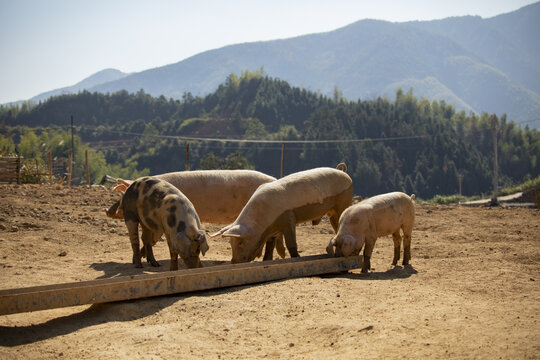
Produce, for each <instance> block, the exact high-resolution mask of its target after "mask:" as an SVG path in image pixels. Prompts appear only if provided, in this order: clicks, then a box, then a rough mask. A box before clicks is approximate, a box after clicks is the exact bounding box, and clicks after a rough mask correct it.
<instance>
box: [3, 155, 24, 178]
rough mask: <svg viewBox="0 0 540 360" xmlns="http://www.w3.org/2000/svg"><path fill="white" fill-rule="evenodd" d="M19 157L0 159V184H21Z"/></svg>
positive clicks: (20, 159)
mask: <svg viewBox="0 0 540 360" xmlns="http://www.w3.org/2000/svg"><path fill="white" fill-rule="evenodd" d="M21 161H22V158H21V157H0V183H17V184H20V183H21Z"/></svg>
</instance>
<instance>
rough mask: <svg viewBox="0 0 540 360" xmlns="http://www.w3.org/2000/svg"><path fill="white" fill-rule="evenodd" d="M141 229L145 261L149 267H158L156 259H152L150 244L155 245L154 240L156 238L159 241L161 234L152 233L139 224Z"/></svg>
mask: <svg viewBox="0 0 540 360" xmlns="http://www.w3.org/2000/svg"><path fill="white" fill-rule="evenodd" d="M141 227H142V241H143V245H144V249H145V250H146V260H147V261H148V263H149V264H150V265H152V266H155V267H157V266H159V263H158V262H157V261H156V258H155V257H154V251H153V250H152V244H154V243H155V242H154V238H155V237H157V238H158V240H159V238H160V237H161V234H160V233H155V232H153V231H152V230H150V229H148V228H147V227H146V226H144V225H143V224H141ZM137 245H138V244H137Z"/></svg>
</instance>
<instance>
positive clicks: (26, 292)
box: [0, 255, 362, 315]
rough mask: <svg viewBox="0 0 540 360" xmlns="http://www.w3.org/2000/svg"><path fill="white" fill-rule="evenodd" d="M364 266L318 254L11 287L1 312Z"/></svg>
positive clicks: (357, 260)
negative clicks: (156, 272)
mask: <svg viewBox="0 0 540 360" xmlns="http://www.w3.org/2000/svg"><path fill="white" fill-rule="evenodd" d="M361 266H362V259H361V257H360V256H351V257H347V258H343V257H339V258H336V257H329V256H328V255H314V256H305V257H300V258H292V259H291V258H288V259H282V260H274V261H258V262H252V263H245V264H228V265H216V266H208V267H204V268H198V269H186V270H178V271H169V272H163V273H158V274H143V275H134V276H122V277H117V278H111V279H99V280H91V281H81V282H73V283H64V284H54V285H44V286H34V287H27V288H18V289H7V290H0V315H7V314H15V313H20V312H27V311H36V310H45V309H53V308H59V307H67V306H76V305H85V304H96V303H104V302H112V301H121V300H133V299H139V298H145V297H151V296H160V295H168V294H177V293H185V292H191V291H199V290H208V289H215V288H223V287H229V286H238V285H247V284H254V283H260V282H266V281H274V280H281V279H288V278H295V277H302V276H313V275H320V274H328V273H337V272H342V271H347V270H350V269H356V268H359V267H361Z"/></svg>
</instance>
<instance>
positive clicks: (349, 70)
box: [31, 3, 540, 127]
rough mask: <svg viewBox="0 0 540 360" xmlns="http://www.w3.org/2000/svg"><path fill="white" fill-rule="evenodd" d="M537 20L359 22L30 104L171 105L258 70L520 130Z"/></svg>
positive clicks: (533, 110)
mask: <svg viewBox="0 0 540 360" xmlns="http://www.w3.org/2000/svg"><path fill="white" fill-rule="evenodd" d="M539 18H540V3H535V4H532V5H529V6H526V7H523V8H521V9H519V10H517V11H514V12H511V13H507V14H502V15H498V16H495V17H492V18H488V19H482V18H480V17H477V16H463V17H452V18H446V19H442V20H435V21H414V22H405V23H390V22H386V21H378V20H361V21H358V22H355V23H352V24H350V25H348V26H345V27H343V28H340V29H337V30H334V31H330V32H326V33H320V34H311V35H305V36H299V37H295V38H290V39H283V40H273V41H264V42H253V43H244V44H236V45H230V46H225V47H223V48H219V49H214V50H209V51H206V52H203V53H200V54H197V55H195V56H192V57H190V58H188V59H185V60H182V61H180V62H178V63H175V64H170V65H166V66H162V67H158V68H153V69H149V70H145V71H142V72H138V73H132V74H129V75H128V74H124V73H121V72H119V71H118V70H112V69H111V70H104V71H105V72H107V73H106V74H107V76H111V77H116V78H110V79H107V78H106V76H103V77H102V76H99V77H98V78H99V79H100V81H94V83H92V81H90V79H93V78H94V76H97V75H98V74H101V73H102V72H100V73H98V74H95V75H94V76H92V77H90V78H88V79H85V80H83V81H82V82H80V83H78V84H76V85H74V86H73V87H68V88H63V89H58V90H54V91H52V92H48V93H44V94H40V95H38V96H36V97H35V98H32V99H31V100H33V101H36V100H44V99H46V98H48V97H49V96H51V95H52V94H55V95H57V94H61V93H69V92H77V91H81V90H82V89H86V90H89V91H92V92H94V91H97V92H104V93H107V92H116V91H119V90H122V89H125V90H127V91H129V92H132V93H133V92H137V91H138V90H140V89H143V90H144V91H145V92H146V93H149V94H151V95H153V96H160V95H164V96H166V97H172V98H176V99H180V98H182V95H183V94H184V93H187V92H190V93H192V94H193V95H206V94H208V93H210V92H212V91H214V90H215V89H216V87H217V86H218V85H219V84H220V83H221V82H223V81H224V79H225V78H226V77H227V76H228V75H229V74H230V73H237V74H239V73H241V72H242V71H244V70H246V69H247V70H257V69H260V68H261V67H262V68H263V69H264V72H265V73H266V74H268V75H269V76H272V77H276V78H280V79H282V80H286V81H287V82H289V83H290V84H291V85H294V86H302V87H304V88H306V89H309V90H313V91H320V92H321V93H323V94H325V95H331V94H332V92H333V91H334V89H335V87H336V86H337V88H338V89H339V90H340V91H341V92H342V94H343V96H344V97H346V98H348V99H350V100H356V99H359V98H360V99H373V98H376V97H379V96H388V97H393V96H394V94H395V91H396V89H398V88H402V89H403V90H404V91H408V90H409V88H413V93H414V94H415V95H416V96H420V97H425V98H427V99H429V100H444V101H446V102H447V103H450V104H453V105H454V106H455V107H456V109H457V110H465V111H467V112H468V111H474V112H477V113H481V112H483V111H486V112H489V113H498V114H502V113H507V115H508V118H509V119H511V120H515V121H517V122H523V123H525V122H527V121H531V120H534V119H537V118H538V114H539V113H540V41H538V38H539V37H540V21H538V19H539ZM102 75H103V74H102ZM93 80H95V79H93ZM531 125H532V126H536V127H539V126H540V124H539V123H538V122H536V123H535V124H531Z"/></svg>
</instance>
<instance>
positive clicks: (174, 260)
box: [165, 234, 178, 271]
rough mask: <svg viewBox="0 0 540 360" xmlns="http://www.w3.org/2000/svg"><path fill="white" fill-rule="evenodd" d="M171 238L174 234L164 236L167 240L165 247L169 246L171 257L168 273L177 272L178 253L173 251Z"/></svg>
mask: <svg viewBox="0 0 540 360" xmlns="http://www.w3.org/2000/svg"><path fill="white" fill-rule="evenodd" d="M171 236H176V234H173V235H167V234H165V237H166V238H167V245H168V246H169V254H170V256H171V264H170V265H169V271H175V270H178V253H177V252H176V251H175V250H174V249H173V246H172V240H171Z"/></svg>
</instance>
